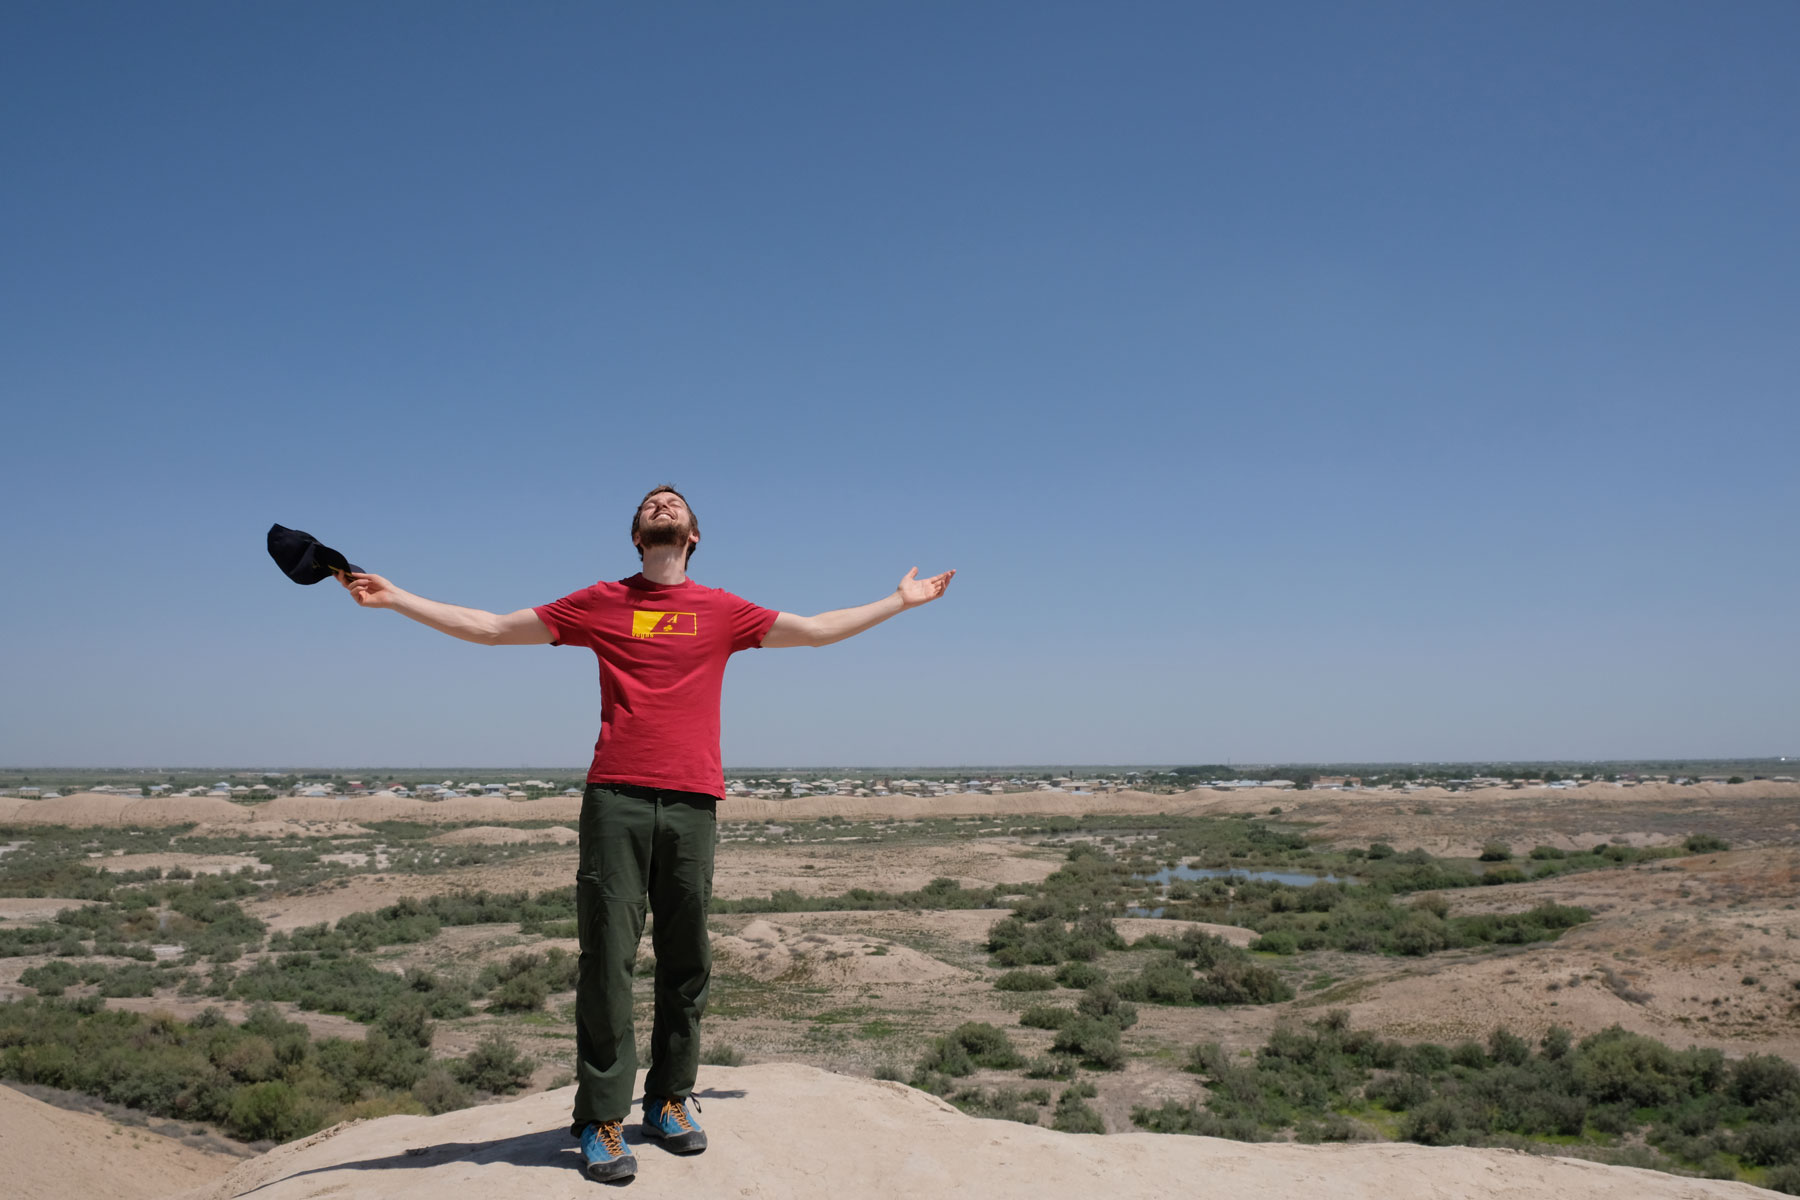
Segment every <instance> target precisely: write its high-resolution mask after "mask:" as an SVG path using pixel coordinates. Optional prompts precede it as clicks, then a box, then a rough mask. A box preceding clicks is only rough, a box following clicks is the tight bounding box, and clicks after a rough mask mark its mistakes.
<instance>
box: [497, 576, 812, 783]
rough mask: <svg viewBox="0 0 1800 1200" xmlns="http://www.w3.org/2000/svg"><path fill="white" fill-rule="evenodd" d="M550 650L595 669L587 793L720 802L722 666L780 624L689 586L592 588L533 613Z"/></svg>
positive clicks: (744, 603) (641, 582) (734, 600)
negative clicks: (622, 790) (640, 792)
mask: <svg viewBox="0 0 1800 1200" xmlns="http://www.w3.org/2000/svg"><path fill="white" fill-rule="evenodd" d="M532 611H533V612H535V613H537V615H538V620H540V621H542V622H543V623H544V625H545V627H546V628H548V629H549V630H550V633H551V635H552V637H553V638H554V639H555V644H556V645H558V646H586V647H587V648H588V649H590V650H592V651H593V652H594V656H595V657H596V658H598V659H599V660H600V740H599V741H597V742H595V743H594V764H593V766H591V767H590V768H588V782H589V783H627V784H637V785H639V786H642V787H657V788H668V789H670V790H672V791H680V792H700V793H703V794H705V795H708V796H719V797H723V796H724V795H725V768H724V765H723V763H721V761H720V759H719V693H720V692H721V690H722V689H723V688H724V684H725V660H726V659H728V658H730V657H731V656H732V655H733V654H736V653H737V652H738V651H739V650H748V649H750V648H751V647H753V646H760V645H762V640H763V638H764V636H765V635H767V634H768V632H769V627H770V626H771V625H773V624H775V618H776V617H777V616H778V615H780V614H778V613H776V612H775V611H774V610H773V609H768V608H760V607H758V606H757V605H754V604H752V603H750V602H749V601H748V600H742V599H739V598H738V597H736V596H734V595H732V594H731V593H730V592H722V591H720V590H719V589H717V588H709V587H702V586H701V585H700V584H697V583H695V582H694V581H693V580H691V579H689V580H685V581H683V582H681V583H677V584H674V585H673V586H670V585H667V584H660V583H652V582H651V581H650V580H648V579H645V578H644V577H643V576H642V575H633V576H632V577H631V578H630V579H621V580H619V581H618V582H617V583H604V582H603V583H596V584H595V585H594V586H593V587H588V588H583V589H581V590H580V591H579V592H573V593H571V594H569V595H567V596H564V597H563V598H562V599H561V600H555V601H552V602H551V603H549V604H543V605H539V606H538V607H537V608H534V609H532Z"/></svg>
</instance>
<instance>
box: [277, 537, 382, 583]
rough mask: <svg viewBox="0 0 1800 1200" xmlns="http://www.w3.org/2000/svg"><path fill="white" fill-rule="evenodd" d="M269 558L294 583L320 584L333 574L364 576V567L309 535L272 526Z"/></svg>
mask: <svg viewBox="0 0 1800 1200" xmlns="http://www.w3.org/2000/svg"><path fill="white" fill-rule="evenodd" d="M269 557H270V558H272V559H274V560H275V565H276V566H278V567H280V568H281V570H282V573H283V574H285V575H286V576H287V577H288V578H289V579H291V580H293V581H294V582H295V583H317V582H319V581H320V580H321V579H330V578H331V577H332V576H333V575H340V574H350V575H357V574H361V573H362V568H361V567H359V566H357V565H356V564H355V563H353V562H351V561H350V560H349V559H347V558H345V557H344V556H343V555H342V554H340V553H339V552H338V551H336V550H333V549H332V548H331V547H330V546H327V545H325V544H324V543H322V542H320V541H319V539H318V538H316V537H314V536H313V535H312V534H310V533H302V532H301V531H300V530H298V529H289V528H288V527H287V526H286V525H271V526H269Z"/></svg>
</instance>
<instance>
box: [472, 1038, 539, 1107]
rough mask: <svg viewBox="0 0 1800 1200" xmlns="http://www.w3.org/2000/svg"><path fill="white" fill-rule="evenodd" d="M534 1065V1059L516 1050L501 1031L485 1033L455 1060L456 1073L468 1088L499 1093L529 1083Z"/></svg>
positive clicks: (535, 1065)
mask: <svg viewBox="0 0 1800 1200" xmlns="http://www.w3.org/2000/svg"><path fill="white" fill-rule="evenodd" d="M536 1069H537V1063H536V1061H534V1060H533V1059H530V1058H527V1057H525V1056H524V1055H523V1054H520V1053H519V1050H518V1047H516V1046H514V1045H513V1043H512V1040H511V1039H510V1038H508V1037H507V1036H506V1035H505V1034H502V1033H489V1034H488V1035H487V1036H485V1037H483V1038H482V1039H481V1041H480V1043H479V1044H477V1045H476V1047H475V1049H474V1050H473V1051H471V1052H470V1054H469V1056H468V1057H467V1058H465V1059H463V1060H462V1062H460V1063H459V1064H457V1066H456V1076H457V1078H458V1079H460V1080H461V1081H462V1082H464V1083H466V1084H468V1085H469V1086H470V1087H472V1088H476V1089H478V1090H480V1091H484V1092H493V1093H494V1094H495V1095H503V1094H505V1093H507V1092H513V1091H517V1090H518V1089H519V1088H522V1087H524V1086H525V1085H526V1084H528V1083H530V1082H531V1073H532V1071H534V1070H536Z"/></svg>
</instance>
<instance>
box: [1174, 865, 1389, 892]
mask: <svg viewBox="0 0 1800 1200" xmlns="http://www.w3.org/2000/svg"><path fill="white" fill-rule="evenodd" d="M1144 878H1146V879H1150V880H1154V881H1155V882H1157V883H1160V884H1162V885H1163V886H1165V887H1167V886H1168V885H1169V884H1171V883H1173V882H1175V881H1176V880H1177V879H1258V880H1262V881H1263V882H1265V883H1285V884H1288V885H1289V886H1291V887H1311V886H1312V885H1313V884H1315V883H1355V882H1356V880H1354V879H1352V878H1351V877H1350V876H1348V875H1315V874H1313V873H1312V872H1311V871H1245V870H1241V869H1234V868H1231V867H1186V866H1182V867H1165V868H1164V869H1162V870H1160V871H1158V872H1156V873H1155V874H1154V875H1146V876H1144Z"/></svg>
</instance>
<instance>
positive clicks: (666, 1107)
mask: <svg viewBox="0 0 1800 1200" xmlns="http://www.w3.org/2000/svg"><path fill="white" fill-rule="evenodd" d="M662 1115H663V1119H664V1120H668V1119H669V1118H671V1117H673V1118H674V1120H675V1123H676V1124H677V1125H679V1126H681V1131H682V1132H683V1133H692V1132H693V1131H694V1123H693V1122H692V1121H690V1120H688V1115H687V1106H686V1105H685V1104H682V1103H681V1102H680V1101H677V1100H671V1099H669V1098H668V1097H666V1096H665V1097H663V1106H662Z"/></svg>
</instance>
